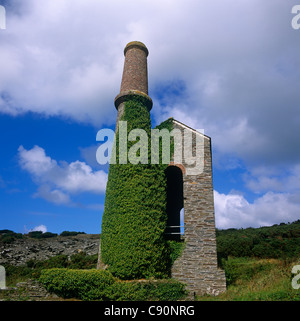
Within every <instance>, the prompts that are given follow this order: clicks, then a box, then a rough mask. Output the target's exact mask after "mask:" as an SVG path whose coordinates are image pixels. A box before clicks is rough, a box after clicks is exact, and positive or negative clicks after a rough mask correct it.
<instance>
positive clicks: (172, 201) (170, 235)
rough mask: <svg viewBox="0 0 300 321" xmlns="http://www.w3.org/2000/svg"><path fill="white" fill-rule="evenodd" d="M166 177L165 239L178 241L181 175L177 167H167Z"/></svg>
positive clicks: (180, 230)
mask: <svg viewBox="0 0 300 321" xmlns="http://www.w3.org/2000/svg"><path fill="white" fill-rule="evenodd" d="M165 173H166V177H167V215H168V220H167V228H166V232H165V234H166V238H167V239H170V240H180V235H181V234H183V211H182V209H183V175H182V171H181V169H180V168H179V167H177V166H168V167H167V169H166V170H165Z"/></svg>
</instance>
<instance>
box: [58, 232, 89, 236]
mask: <svg viewBox="0 0 300 321" xmlns="http://www.w3.org/2000/svg"><path fill="white" fill-rule="evenodd" d="M78 234H85V232H75V231H63V232H61V233H60V236H76V235H78Z"/></svg>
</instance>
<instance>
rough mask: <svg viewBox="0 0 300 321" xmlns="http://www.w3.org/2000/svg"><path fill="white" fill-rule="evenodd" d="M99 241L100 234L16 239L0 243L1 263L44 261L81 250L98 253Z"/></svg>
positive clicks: (21, 263)
mask: <svg viewBox="0 0 300 321" xmlns="http://www.w3.org/2000/svg"><path fill="white" fill-rule="evenodd" d="M99 242H100V235H99V234H78V235H76V236H57V237H51V238H46V239H31V238H27V237H26V238H23V239H16V240H15V241H14V242H12V243H9V244H0V265H1V264H11V265H15V266H19V265H23V264H25V263H26V262H27V261H29V260H31V259H34V260H39V261H42V260H46V259H48V258H50V257H53V256H56V255H61V254H64V255H68V256H71V255H72V254H76V253H79V252H81V251H83V252H86V253H87V254H88V255H92V254H97V253H98V249H99Z"/></svg>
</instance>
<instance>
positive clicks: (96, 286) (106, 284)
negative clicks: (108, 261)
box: [39, 269, 187, 301]
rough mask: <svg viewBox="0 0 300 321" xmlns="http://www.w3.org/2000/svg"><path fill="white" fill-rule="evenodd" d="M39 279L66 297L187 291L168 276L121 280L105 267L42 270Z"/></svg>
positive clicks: (160, 296)
mask: <svg viewBox="0 0 300 321" xmlns="http://www.w3.org/2000/svg"><path fill="white" fill-rule="evenodd" d="M39 281H40V282H41V283H42V284H43V285H44V286H45V288H46V289H47V291H49V292H54V293H55V294H57V295H59V296H61V297H63V298H78V299H80V300H88V301H90V300H114V301H124V300H130V301H146V300H164V301H165V300H168V301H171V300H179V299H182V298H183V297H184V296H185V295H186V294H187V292H186V290H185V287H184V284H182V283H180V282H178V281H176V280H172V279H168V280H134V281H122V280H118V279H117V278H115V277H113V275H112V274H111V273H110V272H108V271H103V270H68V269H50V270H43V271H42V273H41V276H40V278H39Z"/></svg>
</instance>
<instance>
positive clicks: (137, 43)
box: [124, 41, 149, 56]
mask: <svg viewBox="0 0 300 321" xmlns="http://www.w3.org/2000/svg"><path fill="white" fill-rule="evenodd" d="M132 48H139V49H142V50H143V51H144V52H145V53H146V56H148V54H149V51H148V49H147V47H146V46H145V45H144V44H143V43H142V42H140V41H131V42H129V43H128V44H127V45H126V47H125V49H124V56H125V55H126V52H127V50H129V49H132Z"/></svg>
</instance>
